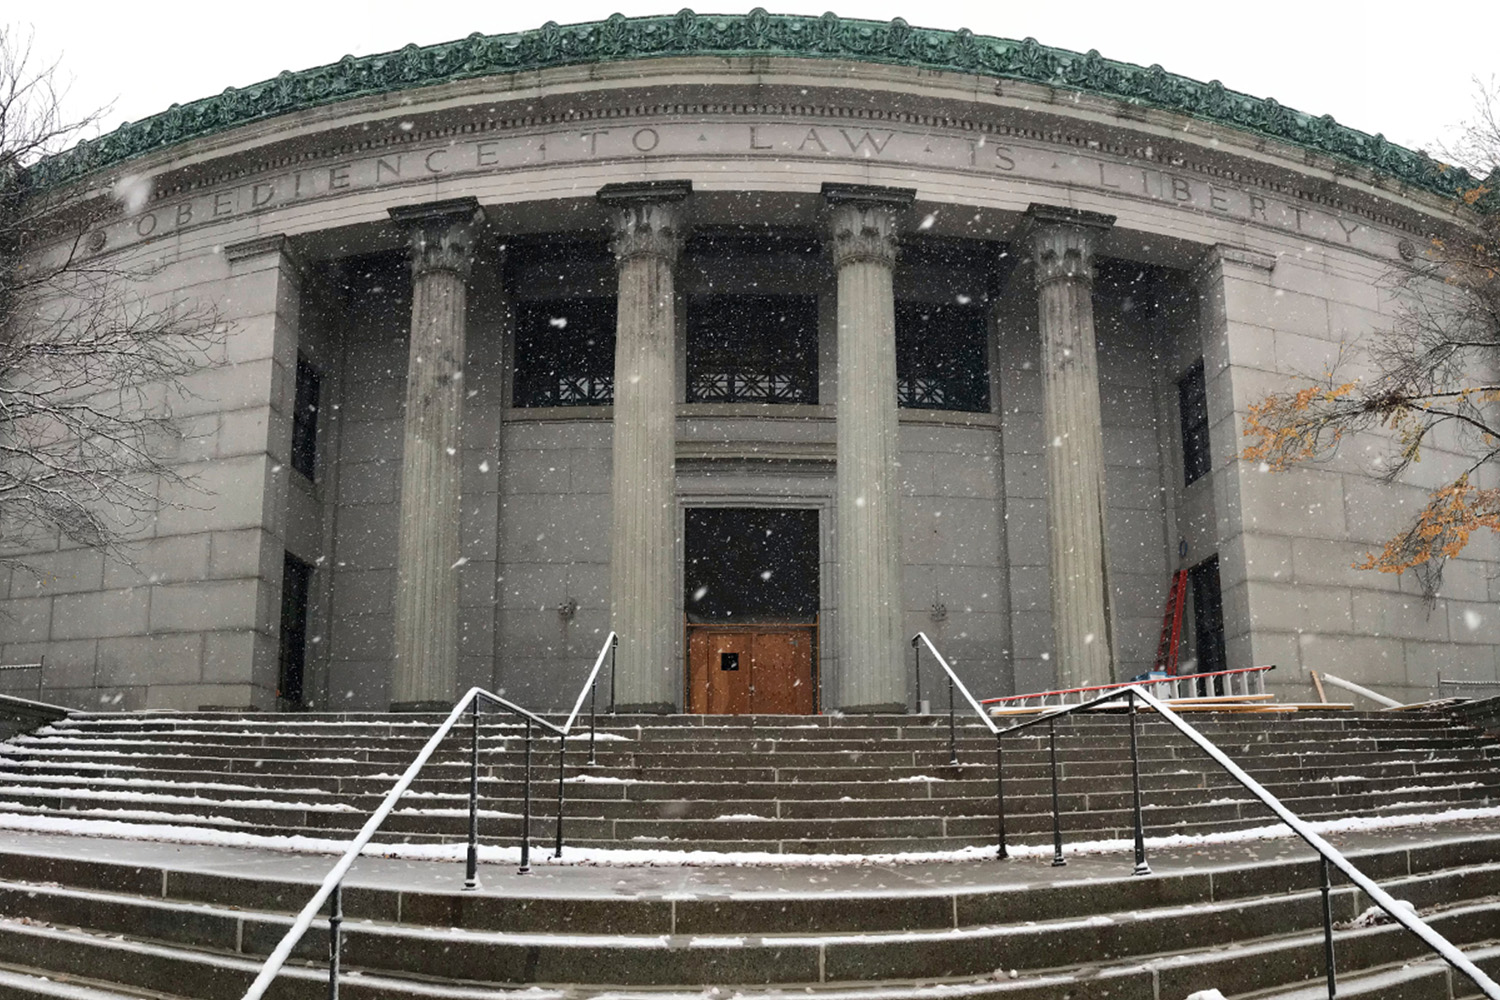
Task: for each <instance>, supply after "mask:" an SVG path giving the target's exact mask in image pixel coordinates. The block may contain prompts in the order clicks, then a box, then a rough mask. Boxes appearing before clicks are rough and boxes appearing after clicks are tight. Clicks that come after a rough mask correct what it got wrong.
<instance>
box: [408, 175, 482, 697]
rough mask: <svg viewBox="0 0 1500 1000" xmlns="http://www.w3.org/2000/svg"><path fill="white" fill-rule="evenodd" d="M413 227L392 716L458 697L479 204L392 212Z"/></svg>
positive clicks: (460, 203)
mask: <svg viewBox="0 0 1500 1000" xmlns="http://www.w3.org/2000/svg"><path fill="white" fill-rule="evenodd" d="M391 215H392V217H393V218H395V219H396V220H397V221H398V222H402V223H404V224H405V225H407V226H408V227H409V232H410V246H411V269H412V307H411V347H410V353H409V359H408V364H407V373H406V414H405V420H404V424H403V428H402V452H401V515H400V516H401V522H400V528H399V539H398V542H397V546H396V560H397V561H396V630H395V631H396V650H395V661H394V664H393V669H392V673H391V708H392V709H393V710H398V711H399V710H407V711H412V710H434V709H444V710H446V709H447V708H450V707H451V706H452V704H453V699H454V698H455V697H456V695H457V687H458V565H459V554H460V553H459V529H458V526H459V481H460V465H459V462H460V458H459V456H460V451H461V447H462V446H461V442H460V440H459V431H460V424H461V420H462V414H463V393H464V386H463V362H464V335H465V325H466V324H465V313H466V311H467V307H468V285H467V281H468V277H469V270H470V267H471V265H472V263H473V244H474V237H475V233H476V230H477V228H478V225H479V221H480V218H481V216H480V214H479V209H478V207H477V205H476V204H475V202H474V200H473V199H460V200H458V201H454V202H440V203H437V204H434V205H425V206H416V207H414V208H402V209H393V210H392V211H391Z"/></svg>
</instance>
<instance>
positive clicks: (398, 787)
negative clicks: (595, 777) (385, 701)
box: [242, 632, 618, 1000]
mask: <svg viewBox="0 0 1500 1000" xmlns="http://www.w3.org/2000/svg"><path fill="white" fill-rule="evenodd" d="M617 643H618V639H617V638H616V636H615V633H613V632H611V633H610V634H609V636H608V637H607V638H605V640H604V645H603V646H601V647H600V649H599V656H598V657H597V658H596V659H595V660H594V668H593V669H592V670H590V671H589V675H588V679H587V680H585V681H584V683H583V689H582V690H581V691H579V693H578V700H577V701H576V702H574V704H573V711H572V714H570V715H569V716H568V719H567V722H565V723H564V724H563V725H561V726H559V725H557V724H556V723H553V722H548V721H547V720H546V719H544V718H542V717H541V716H540V715H537V714H536V713H535V712H532V711H529V710H527V709H525V708H522V707H521V706H520V705H517V704H516V703H515V702H513V701H510V700H508V699H506V698H502V697H501V696H500V695H498V694H495V693H493V692H491V691H486V690H484V689H483V688H478V687H473V688H470V689H469V691H468V693H467V694H465V695H464V696H463V697H462V698H460V699H459V700H458V703H457V704H456V705H454V706H453V710H452V711H451V712H449V713H448V717H447V718H446V719H444V720H443V722H442V724H441V725H439V726H438V727H437V730H436V731H435V732H434V733H433V734H432V736H430V737H429V738H428V740H427V742H426V743H425V744H423V746H422V749H421V750H420V751H418V752H417V756H416V757H415V758H414V759H413V760H412V762H411V763H410V764H409V765H407V768H406V770H405V771H403V772H402V773H401V777H399V778H397V779H396V783H395V784H394V785H392V786H391V790H390V791H389V792H386V793H385V798H383V799H381V800H380V805H378V806H376V808H375V811H374V812H373V813H371V814H370V818H369V819H367V820H365V824H364V826H362V827H360V829H359V833H357V834H355V835H354V839H353V840H351V841H350V842H349V846H348V847H347V848H345V849H344V853H343V854H342V855H341V856H340V857H339V859H338V861H337V862H335V863H334V866H333V867H332V868H331V869H329V871H328V874H327V875H325V876H324V877H323V881H322V883H321V884H320V885H319V886H318V889H317V891H316V892H314V893H313V895H312V898H311V899H309V900H308V901H307V903H306V904H305V905H304V906H303V907H302V910H301V912H299V913H298V914H297V919H295V920H293V921H292V926H291V927H289V928H287V932H286V934H285V935H283V936H282V938H281V941H280V943H278V944H277V945H276V948H275V950H273V951H272V952H271V954H270V956H269V957H267V959H266V964H265V965H263V966H262V967H261V970H260V973H259V975H257V976H256V977H255V981H254V982H252V983H251V984H250V988H249V989H248V990H246V991H245V995H244V997H243V998H242V1000H260V998H261V997H262V996H263V995H264V994H265V992H266V990H267V989H269V988H270V985H271V983H272V982H273V981H274V980H275V979H276V976H277V974H278V973H279V972H280V971H281V967H282V966H283V965H285V964H286V960H287V959H288V958H289V957H291V954H292V949H294V948H296V947H297V942H299V941H301V940H302V936H303V935H304V934H306V933H307V929H308V928H309V927H311V926H312V922H313V920H315V919H316V918H317V916H318V913H319V911H321V910H322V909H323V905H324V904H325V903H327V902H328V900H329V897H332V898H333V900H334V903H333V910H332V913H331V915H330V917H329V927H330V932H331V934H332V935H333V945H332V948H331V962H330V968H329V978H330V980H331V981H332V982H335V983H336V982H337V979H338V974H339V973H338V926H339V924H340V922H342V919H343V911H342V903H341V887H342V885H343V881H344V876H345V875H347V874H348V873H349V869H350V867H352V866H353V864H354V862H355V860H356V859H357V858H358V857H359V856H360V854H361V853H363V851H364V849H365V847H366V845H368V844H369V843H370V839H371V838H372V837H374V836H375V831H377V830H378V829H380V825H381V824H382V823H384V822H385V821H386V818H387V817H389V816H390V814H391V810H393V809H394V808H395V807H396V803H397V801H399V800H400V798H401V796H402V795H404V794H406V790H407V789H408V788H410V787H411V783H412V782H413V781H414V780H416V777H417V773H418V772H419V771H421V770H422V768H423V767H424V766H425V765H426V764H427V761H428V760H429V759H430V758H431V757H432V755H433V753H435V752H436V751H437V748H438V746H439V745H441V744H442V742H443V739H444V738H445V737H447V735H448V734H449V733H450V732H452V730H453V727H454V725H456V724H457V723H458V720H459V719H460V718H462V717H463V714H464V712H466V711H469V710H470V709H471V708H472V710H473V726H474V734H473V751H472V754H473V756H472V764H473V767H472V769H471V773H470V779H469V857H468V880H467V883H466V884H467V885H468V886H470V887H474V886H477V884H478V883H477V881H476V879H475V871H474V866H475V860H476V857H477V845H476V836H477V825H476V824H477V820H478V783H479V769H478V768H479V707H480V702H488V703H489V704H491V705H494V706H496V707H499V708H503V709H505V710H506V711H508V712H510V713H511V714H513V715H518V716H520V717H521V718H522V719H524V720H525V721H526V765H525V781H526V793H525V804H526V817H527V820H529V818H530V811H531V791H530V782H531V727H532V726H537V727H539V728H541V729H543V730H547V731H549V732H551V733H552V734H554V735H555V736H556V737H557V738H558V748H559V750H558V752H559V761H558V815H557V844H558V850H559V852H561V850H562V798H561V796H562V759H561V758H562V751H563V749H564V748H566V746H567V743H566V740H567V738H568V733H569V732H570V731H571V730H572V728H573V724H574V723H575V722H576V721H577V720H578V713H579V711H580V710H581V709H582V708H583V700H584V697H585V696H587V695H588V694H589V693H590V692H591V691H592V690H593V689H594V685H595V682H596V681H597V679H598V677H599V669H600V668H601V667H602V666H603V665H604V658H605V656H606V654H609V653H612V652H613V650H614V648H615V646H616V644H617ZM592 735H593V734H592V732H591V733H590V736H592ZM589 757H590V762H592V761H593V748H592V741H591V742H590V750H589ZM521 836H522V842H521V856H522V862H521V863H522V869H523V870H525V865H526V861H525V859H526V855H527V853H528V851H527V849H528V847H529V842H530V833H529V823H523V832H522V835H521ZM330 995H334V996H336V995H337V993H336V992H334V991H332V990H331V991H330Z"/></svg>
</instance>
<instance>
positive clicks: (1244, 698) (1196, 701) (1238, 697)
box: [1161, 694, 1276, 705]
mask: <svg viewBox="0 0 1500 1000" xmlns="http://www.w3.org/2000/svg"><path fill="white" fill-rule="evenodd" d="M1275 698H1276V696H1275V695H1274V694H1216V695H1210V696H1207V697H1203V698H1163V699H1161V700H1162V701H1165V702H1166V703H1167V704H1168V705H1209V704H1216V703H1223V702H1228V703H1231V704H1239V703H1241V702H1254V701H1273V700H1275Z"/></svg>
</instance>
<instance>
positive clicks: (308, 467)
mask: <svg viewBox="0 0 1500 1000" xmlns="http://www.w3.org/2000/svg"><path fill="white" fill-rule="evenodd" d="M322 394H323V377H322V376H321V375H319V374H318V370H317V369H316V368H314V367H313V366H312V364H311V362H309V361H308V360H307V358H306V356H304V355H303V354H302V353H301V352H300V351H299V352H298V354H297V393H296V399H295V402H294V403H293V407H292V468H293V469H296V470H297V471H298V472H300V473H302V474H303V475H304V476H306V477H307V478H308V479H312V478H313V473H314V472H315V471H316V469H317V465H318V405H319V401H320V398H321V396H322Z"/></svg>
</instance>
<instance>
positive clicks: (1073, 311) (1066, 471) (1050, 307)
mask: <svg viewBox="0 0 1500 1000" xmlns="http://www.w3.org/2000/svg"><path fill="white" fill-rule="evenodd" d="M1028 216H1029V225H1030V228H1029V232H1028V242H1029V247H1030V251H1031V254H1032V257H1033V260H1034V262H1035V264H1036V281H1037V296H1038V303H1037V317H1038V325H1039V326H1040V328H1041V341H1042V415H1043V416H1042V419H1043V423H1042V428H1043V430H1042V433H1043V440H1044V443H1045V447H1046V455H1047V527H1048V541H1049V543H1050V548H1051V570H1052V574H1051V584H1052V631H1053V637H1054V642H1053V647H1052V652H1053V656H1054V657H1056V661H1057V684H1058V686H1059V687H1079V686H1083V685H1088V684H1103V683H1106V682H1108V681H1111V680H1113V679H1114V677H1113V670H1114V657H1113V652H1112V636H1111V634H1110V623H1109V582H1108V571H1107V565H1106V559H1107V557H1106V547H1105V493H1104V438H1103V433H1102V424H1101V418H1100V414H1099V361H1098V356H1097V353H1096V349H1095V343H1094V305H1093V285H1094V246H1095V244H1096V242H1097V240H1098V238H1099V236H1100V235H1101V234H1102V233H1103V232H1105V231H1106V230H1107V228H1108V227H1109V225H1110V224H1112V223H1113V221H1114V220H1113V219H1112V218H1111V217H1108V216H1099V215H1096V214H1095V213H1091V212H1078V211H1073V210H1064V209H1049V208H1044V207H1041V206H1035V205H1034V206H1032V208H1031V211H1030V212H1029V213H1028Z"/></svg>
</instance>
